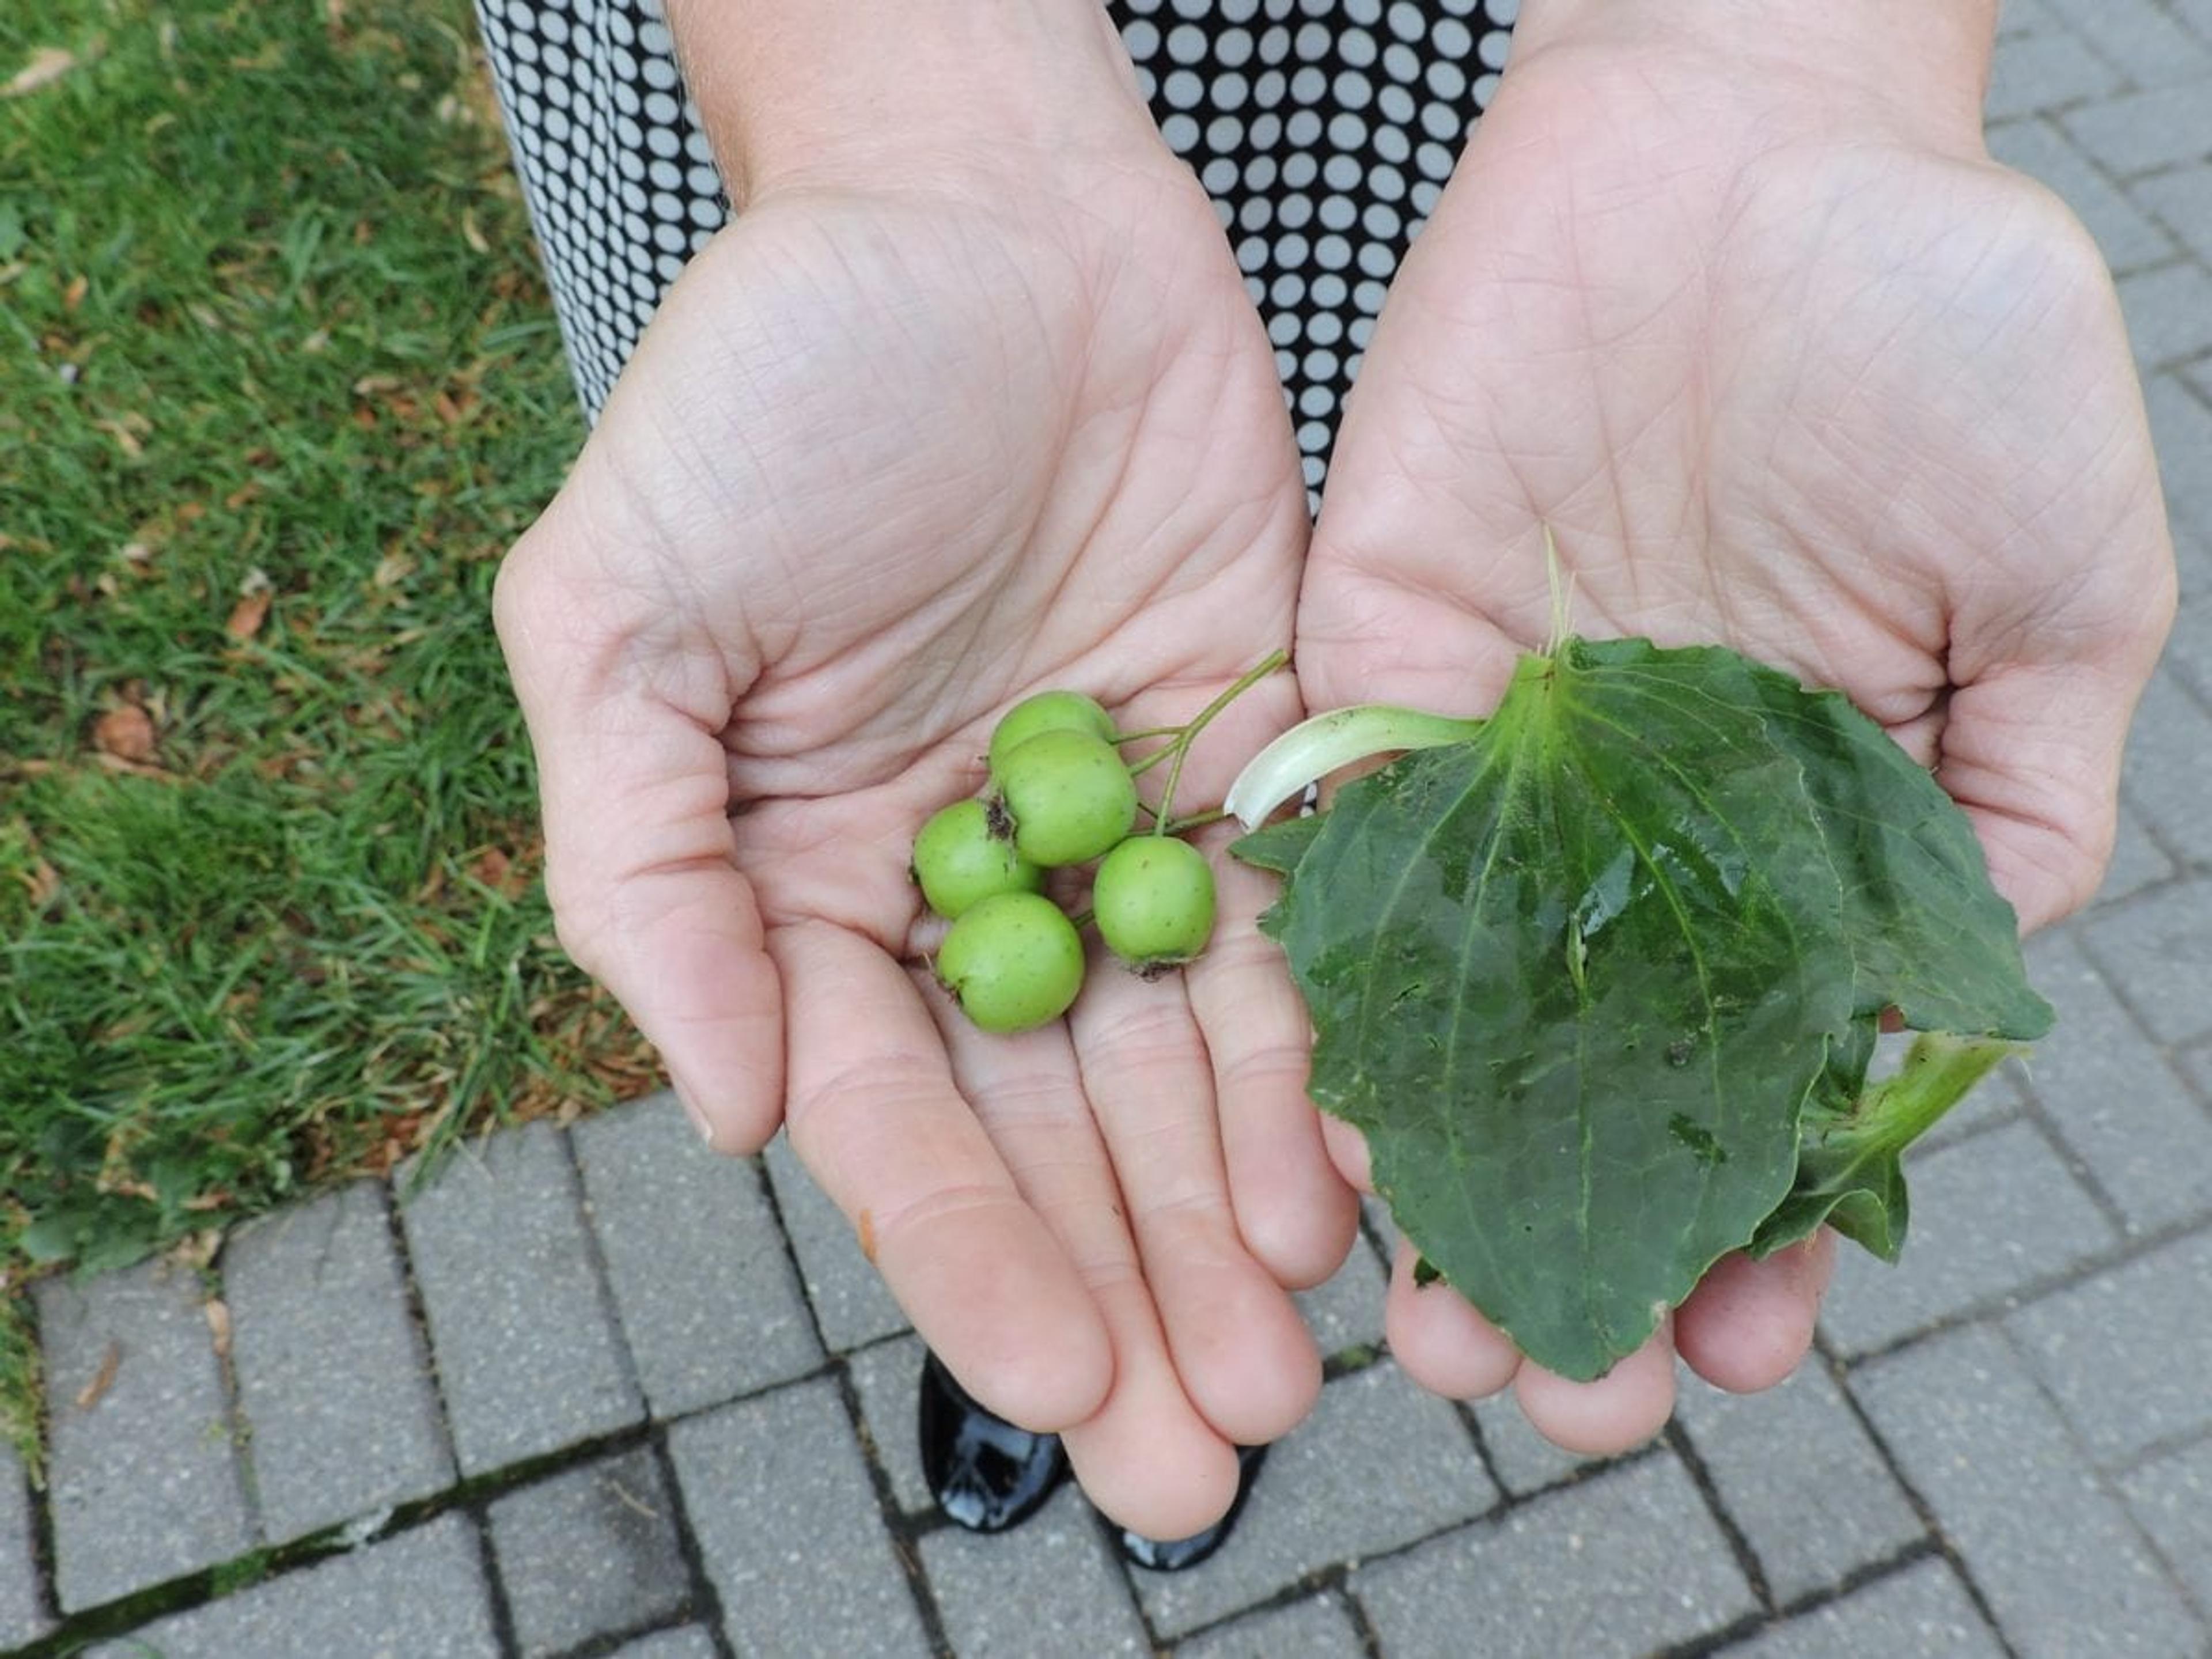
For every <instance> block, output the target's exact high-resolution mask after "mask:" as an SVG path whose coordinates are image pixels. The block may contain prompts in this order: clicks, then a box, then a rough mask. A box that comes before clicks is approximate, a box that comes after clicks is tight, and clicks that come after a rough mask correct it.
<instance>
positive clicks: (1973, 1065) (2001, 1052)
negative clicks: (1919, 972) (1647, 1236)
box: [1751, 1026, 2015, 1261]
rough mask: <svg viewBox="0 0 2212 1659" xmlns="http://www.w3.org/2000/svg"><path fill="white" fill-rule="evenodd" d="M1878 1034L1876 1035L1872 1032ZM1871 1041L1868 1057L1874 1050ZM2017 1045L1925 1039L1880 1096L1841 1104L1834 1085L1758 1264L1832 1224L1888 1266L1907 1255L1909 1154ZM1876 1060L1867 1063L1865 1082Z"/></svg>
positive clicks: (1808, 1116)
mask: <svg viewBox="0 0 2212 1659" xmlns="http://www.w3.org/2000/svg"><path fill="white" fill-rule="evenodd" d="M1867 1029H1868V1030H1869V1031H1870V1030H1871V1027H1870V1026H1869V1027H1868V1028H1867ZM1871 1047H1872V1044H1871V1038H1870V1036H1869V1038H1868V1039H1867V1040H1866V1041H1865V1042H1864V1044H1863V1050H1862V1054H1864V1053H1866V1052H1870V1051H1871ZM2014 1052H2015V1044H2012V1043H2009V1042H1998V1041H1993V1040H1990V1039H1988V1038H1981V1037H1960V1036H1944V1035H1923V1036H1918V1037H1916V1038H1914V1039H1913V1043H1912V1047H1911V1050H1910V1051H1909V1052H1908V1053H1907V1054H1905V1062H1904V1064H1903V1065H1902V1066H1899V1069H1898V1071H1897V1073H1896V1074H1895V1075H1894V1076H1893V1077H1888V1078H1885V1079H1882V1080H1881V1082H1879V1083H1877V1084H1875V1085H1874V1086H1873V1087H1872V1088H1870V1089H1863V1090H1862V1089H1861V1088H1859V1087H1857V1086H1856V1085H1854V1086H1853V1087H1852V1088H1851V1089H1850V1091H1849V1093H1848V1094H1846V1095H1844V1096H1843V1097H1841V1098H1838V1097H1837V1096H1835V1095H1834V1094H1832V1092H1831V1091H1829V1090H1828V1089H1827V1088H1826V1086H1824V1087H1823V1088H1822V1089H1821V1090H1820V1091H1819V1092H1818V1094H1817V1095H1816V1097H1815V1099H1814V1101H1813V1102H1812V1103H1809V1104H1808V1107H1807V1109H1806V1112H1805V1117H1804V1131H1803V1146H1802V1151H1801V1152H1800V1154H1799V1157H1798V1162H1797V1179H1796V1182H1795V1183H1794V1184H1793V1185H1792V1187H1791V1188H1790V1195H1789V1197H1787V1198H1786V1199H1784V1200H1783V1201H1782V1203H1781V1204H1780V1205H1779V1206H1778V1207H1777V1208H1776V1210H1775V1212H1774V1213H1773V1214H1772V1215H1771V1216H1769V1217H1768V1218H1766V1220H1765V1223H1764V1224H1762V1225H1761V1226H1760V1227H1759V1233H1758V1236H1757V1237H1755V1238H1754V1239H1753V1241H1752V1244H1751V1253H1752V1254H1753V1255H1760V1256H1763V1255H1772V1254H1773V1253H1774V1252H1775V1251H1776V1250H1778V1249H1783V1248H1784V1246H1787V1245H1790V1244H1795V1243H1798V1242H1799V1241H1801V1240H1802V1239H1805V1238H1807V1237H1810V1236H1811V1234H1812V1232H1813V1230H1814V1228H1816V1227H1818V1226H1820V1224H1821V1223H1822V1222H1826V1224H1827V1225H1830V1226H1832V1227H1833V1228H1834V1229H1835V1230H1836V1231H1838V1232H1839V1233H1841V1234H1843V1235H1844V1237H1846V1238H1848V1239H1850V1241H1851V1242H1852V1243H1855V1244H1858V1245H1860V1246H1862V1247H1863V1248H1864V1249H1868V1250H1870V1251H1872V1252H1873V1253H1874V1254H1875V1255H1878V1256H1880V1257H1881V1259H1882V1260H1883V1261H1896V1260H1897V1258H1898V1255H1899V1252H1900V1251H1901V1250H1903V1249H1904V1248H1905V1224H1906V1221H1907V1219H1908V1215H1909V1206H1908V1205H1907V1203H1906V1194H1905V1170H1904V1166H1903V1164H1902V1163H1901V1162H1900V1159H1901V1158H1902V1155H1903V1153H1904V1152H1905V1148H1906V1147H1907V1146H1911V1144H1912V1143H1913V1142H1914V1141H1915V1140H1917V1139H1919V1138H1920V1136H1921V1135H1923V1133H1926V1132H1927V1130H1928V1129H1929V1127H1930V1126H1931V1125H1933V1124H1934V1123H1935V1122H1936V1121H1937V1120H1938V1119H1940V1118H1941V1117H1942V1115H1943V1114H1944V1113H1946V1112H1948V1110H1950V1109H1951V1108H1952V1107H1953V1106H1954V1105H1956V1104H1957V1103H1959V1102H1960V1100H1962V1099H1963V1098H1965V1097H1966V1091H1968V1090H1970V1089H1972V1087H1973V1086H1974V1085H1975V1084H1977V1083H1978V1082H1980V1081H1981V1079H1982V1078H1983V1077H1984V1075H1985V1074H1986V1073H1988V1072H1989V1070H1990V1067H1991V1066H1995V1065H1996V1063H1997V1062H1998V1061H1999V1060H2002V1059H2003V1058H2004V1057H2005V1056H2006V1055H2007V1054H2011V1053H2014ZM1865 1073H1866V1060H1865V1059H1864V1058H1863V1057H1862V1058H1861V1059H1860V1060H1859V1061H1858V1075H1859V1079H1860V1081H1861V1082H1863V1079H1864V1077H1865Z"/></svg>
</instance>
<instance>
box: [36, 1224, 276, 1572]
mask: <svg viewBox="0 0 2212 1659" xmlns="http://www.w3.org/2000/svg"><path fill="white" fill-rule="evenodd" d="M38 1298H39V1331H40V1338H41V1340H42V1343H43V1346H44V1348H45V1353H46V1391H47V1393H46V1403H47V1425H48V1436H49V1438H48V1442H47V1466H46V1474H47V1480H48V1487H47V1493H46V1503H47V1509H48V1512H49V1513H50V1515H51V1516H52V1522H53V1540H54V1556H55V1560H54V1580H55V1584H54V1589H55V1595H56V1596H57V1598H58V1600H59V1601H60V1603H61V1609H60V1610H61V1611H62V1612H63V1613H74V1612H76V1611H77V1610H78V1609H80V1608H83V1607H93V1606H95V1605H97V1604H98V1603H100V1602H102V1601H111V1600H112V1599H113V1598H115V1597H116V1596H118V1595H128V1594H129V1593H130V1592H131V1591H132V1590H136V1589H146V1588H147V1587H148V1586H149V1585H153V1584H158V1583H162V1582H163V1581H164V1580H166V1579H170V1578H174V1577H178V1576H179V1575H180V1574H183V1573H187V1572H191V1571H196V1570H197V1569H198V1568H201V1567H205V1566H210V1565H213V1564H214V1563H216V1562H218V1561H227V1560H228V1559H230V1558H231V1557H232V1556H234V1555H238V1554H240V1553H244V1552H245V1551H246V1550H247V1549H248V1548H250V1547H252V1545H253V1543H254V1541H255V1540H254V1535H253V1528H252V1521H251V1519H250V1517H249V1516H248V1514H247V1510H246V1489H245V1486H244V1483H243V1482H242V1481H241V1480H240V1472H239V1467H238V1460H237V1457H236V1455H234V1444H233V1437H232V1431H231V1423H230V1416H229V1408H228V1402H227V1401H226V1400H225V1399H224V1396H223V1386H222V1369H221V1366H220V1365H219V1364H218V1363H217V1361H216V1353H215V1343H214V1339H213V1336H212V1334H210V1329H209V1327H208V1322H207V1316H206V1313H205V1311H204V1302H205V1300H206V1297H205V1295H204V1292H203V1291H202V1290H201V1288H200V1285H199V1281H198V1279H197V1278H196V1277H195V1276H194V1275H193V1274H191V1273H188V1272H185V1271H183V1270H181V1269H173V1268H171V1267H168V1266H167V1265H166V1264H164V1263H161V1262H158V1261H149V1262H145V1263H143V1264H142V1265H140V1266H138V1267H131V1268H126V1269H125V1270H124V1271H122V1272H119V1273H103V1274H101V1275H100V1277H99V1278H97V1279H92V1280H90V1281H89V1282H88V1283H85V1284H81V1285H80V1284H76V1283H74V1282H72V1281H70V1280H68V1279H46V1280H44V1281H42V1282H41V1283H40V1285H39V1288H38ZM103 1382H104V1383H105V1384H106V1386H105V1387H103V1386H102V1383H103ZM80 1402H82V1403H80Z"/></svg>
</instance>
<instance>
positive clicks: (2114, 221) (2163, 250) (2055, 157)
mask: <svg viewBox="0 0 2212 1659" xmlns="http://www.w3.org/2000/svg"><path fill="white" fill-rule="evenodd" d="M1988 137H1989V146H1990V155H1994V156H1995V157H1996V159H1997V160H1998V161H2002V162H2003V163H2004V164H2005V165H2006V166H2007V167H2018V168H2019V169H2020V170H2021V172H2022V173H2027V174H2029V175H2030V176H2031V177H2033V178H2036V179H2041V180H2042V181H2043V182H2044V183H2045V184H2046V185H2049V186H2050V187H2051V189H2052V190H2054V191H2057V193H2058V195H2059V196H2060V197H2062V198H2063V200H2064V201H2065V203H2066V205H2067V206H2069V207H2070V208H2072V209H2073V210H2074V212H2075V216H2077V217H2078V218H2080V220H2081V222H2082V224H2083V225H2084V226H2086V227H2087V229H2088V232H2089V234H2090V235H2092V236H2093V237H2094V238H2096V241H2097V246H2098V247H2099V249H2100V251H2101V252H2103V253H2104V256H2105V258H2106V262H2107V263H2108V264H2111V266H2112V269H2113V270H2133V269H2135V268H2136V267H2137V266H2139V265H2148V264H2158V263H2159V262H2160V260H2164V259H2169V258H2172V257H2173V239H2172V237H2170V236H2168V235H2167V234H2166V232H2165V231H2164V230H2163V229H2161V228H2160V227H2159V226H2158V225H2157V224H2156V223H2154V222H2153V221H2152V220H2151V219H2150V217H2149V216H2148V215H2146V214H2145V213H2144V212H2143V210H2142V209H2141V208H2139V207H2137V206H2136V204H2134V203H2133V202H2131V201H2130V200H2129V199H2128V198H2127V197H2126V196H2124V195H2123V194H2122V193H2121V192H2120V191H2119V190H2118V187H2117V186H2115V185H2113V184H2112V182H2111V181H2110V180H2109V179H2106V177H2105V176H2104V175H2103V174H2102V173H2099V172H2098V171H2097V170H2096V168H2094V167H2091V166H2090V165H2089V163H2088V162H2087V161H2086V160H2085V159H2083V157H2082V155H2081V151H2079V150H2077V149H2075V148H2074V146H2073V145H2071V144H2069V143H2067V142H2066V140H2065V139H2064V138H2063V137H2060V136H2059V134H2058V132H2057V130H2056V129H2055V128H2053V127H2051V125H2048V124H2047V123H2045V121H2043V120H2041V119H2032V120H2027V121H2007V122H2005V123H2003V124H2002V125H1996V126H1992V127H1991V128H1990V130H1989V134H1988Z"/></svg>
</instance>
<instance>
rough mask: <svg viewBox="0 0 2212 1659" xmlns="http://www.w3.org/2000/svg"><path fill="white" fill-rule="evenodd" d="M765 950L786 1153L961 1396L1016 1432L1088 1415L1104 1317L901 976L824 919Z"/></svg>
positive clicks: (1016, 1042) (1048, 1035) (1050, 1036)
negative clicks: (784, 1020)
mask: <svg viewBox="0 0 2212 1659" xmlns="http://www.w3.org/2000/svg"><path fill="white" fill-rule="evenodd" d="M775 955H776V958H777V961H778V963H780V964H781V967H782V969H783V973H784V977H785V981H786V983H787V986H788V987H789V991H790V997H791V1103H790V1109H789V1128H790V1134H791V1144H792V1149H793V1151H794V1152H797V1153H798V1154H799V1159H800V1161H801V1162H802V1163H804V1164H805V1165H806V1168H807V1170H808V1171H809V1172H810V1173H811V1175H812V1176H813V1177H814V1179H815V1180H816V1181H817V1182H819V1183H820V1184H821V1186H822V1188H823V1190H824V1191H825V1192H827V1193H828V1194H829V1196H830V1197H831V1198H832V1199H833V1200H836V1204H837V1206H838V1207H839V1208H840V1209H841V1210H842V1211H843V1212H845V1214H846V1216H847V1217H848V1218H849V1219H850V1220H852V1221H853V1223H854V1225H855V1226H856V1227H857V1228H858V1229H859V1230H860V1234H861V1237H862V1239H863V1240H864V1242H866V1243H872V1254H873V1255H874V1259H875V1263H876V1267H877V1269H878V1271H879V1272H880V1273H882V1274H883V1276H884V1282H885V1283H886V1284H887V1285H889V1286H890V1291H891V1293H892V1295H894V1296H895V1297H897V1298H898V1302H899V1305H900V1306H901V1307H902V1308H903V1309H905V1310H906V1312H907V1316H908V1317H909V1318H910V1319H912V1320H913V1321H914V1323H915V1329H916V1330H917V1331H919V1332H920V1333H921V1336H922V1338H923V1340H925V1341H927V1343H928V1344H929V1346H931V1348H933V1350H935V1352H937V1355H938V1357H939V1358H941V1359H942V1360H944V1362H945V1365H946V1366H947V1367H948V1368H949V1369H950V1370H951V1372H952V1374H953V1376H956V1377H957V1378H958V1379H959V1381H960V1383H961V1386H962V1387H963V1388H965V1389H967V1390H968V1391H969V1393H970V1394H972V1395H975V1397H976V1398H977V1399H978V1400H980V1401H982V1402H983V1403H984V1404H985V1405H987V1406H988V1407H990V1408H991V1409H992V1410H993V1411H994V1412H996V1413H999V1414H1000V1416H1002V1417H1005V1418H1006V1419H1009V1420H1010V1421H1012V1422H1015V1423H1018V1424H1020V1425H1022V1426H1023V1427H1024V1428H1029V1429H1033V1430H1037V1431H1047V1430H1060V1429H1065V1428H1066V1427H1068V1426H1069V1425H1072V1424H1075V1423H1079V1422H1081V1421H1082V1420H1084V1419H1086V1418H1088V1417H1090V1416H1091V1414H1092V1413H1094V1412H1096V1411H1097V1409H1098V1407H1099V1404H1100V1402H1101V1401H1103V1400H1104V1399H1105V1397H1106V1395H1107V1390H1108V1389H1109V1387H1110V1386H1111V1384H1112V1381H1113V1375H1114V1357H1113V1354H1112V1352H1111V1349H1110V1347H1109V1341H1108V1334H1107V1329H1106V1327H1105V1324H1104V1323H1103V1321H1102V1320H1101V1318H1100V1317H1099V1314H1098V1310H1097V1308H1096V1307H1095V1306H1094V1304H1093V1303H1092V1301H1091V1297H1090V1295H1089V1293H1088V1292H1087V1291H1086V1289H1085V1284H1084V1280H1083V1277H1082V1276H1081V1275H1080V1274H1079V1273H1078V1271H1077V1267H1076V1265H1075V1263H1073V1262H1072V1261H1070V1260H1069V1258H1068V1255H1066V1252H1065V1251H1063V1250H1062V1249H1061V1248H1060V1242H1059V1240H1058V1239H1056V1238H1055V1237H1054V1235H1053V1233H1052V1231H1050V1230H1049V1229H1048V1228H1047V1227H1046V1225H1044V1223H1043V1222H1042V1220H1041V1219H1040V1218H1039V1217H1038V1215H1037V1213H1036V1211H1035V1210H1034V1209H1032V1208H1031V1207H1030V1203H1029V1201H1028V1200H1027V1199H1025V1197H1024V1194H1023V1193H1022V1191H1021V1190H1020V1188H1019V1187H1018V1184H1017V1182H1016V1179H1015V1177H1014V1176H1013V1175H1012V1173H1011V1172H1010V1171H1009V1170H1008V1169H1007V1166H1006V1163H1005V1162H1004V1161H1003V1160H1002V1158H1000V1152H999V1150H998V1148H997V1147H996V1146H994V1144H993V1142H992V1139H991V1138H990V1136H988V1135H987V1134H986V1133H985V1132H984V1129H983V1127H982V1126H981V1124H980V1123H979V1122H977V1121H976V1119H975V1114H974V1113H973V1112H972V1111H970V1110H969V1106H968V1103H967V1102H966V1101H965V1100H963V1098H962V1097H961V1093H960V1090H959V1088H958V1086H957V1084H956V1081H955V1079H954V1075H953V1072H952V1069H951V1066H950V1064H949V1063H948V1060H947V1058H946V1054H945V1042H944V1039H943V1037H942V1036H941V1035H940V1034H939V1030H938V1027H937V1025H936V1024H935V1023H934V1021H933V1019H932V1018H931V1015H930V1011H929V1009H928V1008H927V1006H925V1005H924V1003H923V1000H922V997H921V993H920V992H919V991H918V990H917V989H916V987H915V984H914V982H913V981H912V980H911V979H909V978H908V975H907V972H906V970H905V969H902V968H901V967H900V966H899V965H898V964H897V963H895V962H893V961H892V960H891V959H890V957H887V956H885V955H884V953H883V951H880V950H878V948H877V947H876V946H875V945H872V944H871V943H870V942H868V941H867V940H866V939H860V938H859V937H858V936H856V935H854V934H852V933H846V932H845V931H843V930H842V929H841V928H836V927H830V926H829V925H828V924H826V923H820V922H816V923H805V924H800V925H798V926H794V927H786V928H781V929H779V930H778V932H777V933H776V935H775ZM1003 1041H1005V1042H1006V1043H1007V1046H1008V1048H1009V1051H1010V1052H1012V1053H1015V1054H1018V1055H1019V1056H1020V1057H1021V1058H1022V1060H1023V1062H1024V1063H1025V1064H1028V1065H1030V1066H1032V1067H1034V1066H1036V1065H1037V1064H1038V1063H1039V1058H1040V1056H1041V1057H1042V1060H1044V1061H1045V1062H1046V1063H1048V1064H1049V1063H1051V1062H1052V1061H1053V1060H1054V1057H1055V1053H1056V1051H1057V1050H1060V1049H1064V1047H1065V1042H1064V1040H1063V1039H1060V1037H1059V1036H1058V1035H1057V1033H1055V1032H1052V1031H1046V1032H1042V1033H1037V1034H1035V1036H1034V1040H1030V1039H1023V1038H1010V1039H1003ZM1061 1063H1063V1064H1064V1062H1061Z"/></svg>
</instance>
